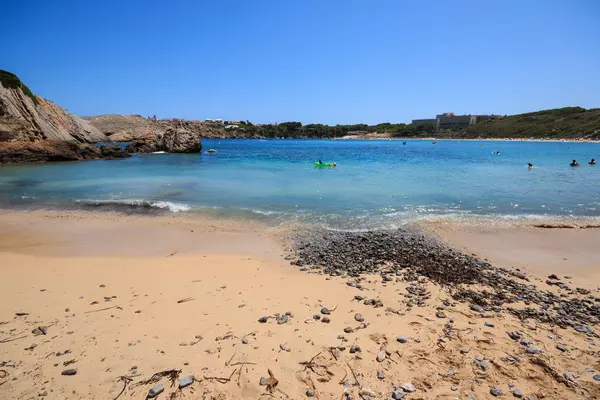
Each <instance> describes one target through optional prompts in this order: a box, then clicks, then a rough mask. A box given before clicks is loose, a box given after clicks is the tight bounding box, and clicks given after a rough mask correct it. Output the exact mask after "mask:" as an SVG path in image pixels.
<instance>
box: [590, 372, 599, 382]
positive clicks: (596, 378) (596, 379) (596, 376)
mask: <svg viewBox="0 0 600 400" xmlns="http://www.w3.org/2000/svg"><path fill="white" fill-rule="evenodd" d="M592 378H594V380H595V381H600V374H596V375H594V376H593V377H592Z"/></svg>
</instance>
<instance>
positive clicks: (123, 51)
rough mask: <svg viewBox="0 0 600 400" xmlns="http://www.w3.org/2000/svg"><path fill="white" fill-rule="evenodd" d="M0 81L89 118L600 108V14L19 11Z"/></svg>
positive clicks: (317, 118) (413, 9)
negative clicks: (18, 83)
mask: <svg viewBox="0 0 600 400" xmlns="http://www.w3.org/2000/svg"><path fill="white" fill-rule="evenodd" d="M2 9H3V14H4V16H3V18H2V24H0V33H1V34H2V37H3V38H4V39H3V40H2V45H1V46H2V49H1V50H0V69H6V70H9V71H11V72H14V73H16V74H17V75H19V77H20V78H21V79H22V80H23V81H24V82H25V83H26V84H27V85H28V86H29V87H30V88H32V90H33V91H34V92H35V93H37V94H40V95H41V96H44V97H46V98H48V99H50V100H52V101H54V102H56V103H58V104H59V105H61V106H63V107H66V108H67V109H69V111H71V112H74V113H76V114H79V115H93V114H107V113H119V114H141V115H144V116H149V115H153V114H156V115H157V116H158V117H160V118H167V117H181V118H188V119H204V118H209V117H210V118H224V119H248V120H251V121H253V122H257V123H269V122H282V121H301V122H303V123H311V122H315V123H329V124H336V123H358V122H365V123H377V122H388V121H389V122H408V121H410V120H411V119H412V118H425V117H429V116H432V115H434V114H436V113H440V112H445V111H454V112H455V113H478V114H485V113H496V114H514V113H520V112H527V111H532V110H538V109H545V108H554V107H562V106H571V105H580V106H583V107H586V108H593V107H600V22H599V21H600V1H597V0H565V1H556V0H543V1H541V0H519V1H514V0H508V1H494V0H481V1H480V0H472V1H441V0H439V1H438V0H418V1H417V0H390V1H379V0H364V1H352V0H343V1H334V0H331V1H328V0H303V1H291V0H289V1H288V0H272V1H271V0H246V1H242V0H238V1H233V0H231V1H228V0H213V1H178V0H173V1H164V0H161V1H153V0H144V1H137V0H127V1H124V0H119V1H113V0H104V1H87V0H77V1H71V0H63V1H47V0H44V1H38V0H26V1H24V0H23V1H20V0H7V2H6V3H5V4H3V6H2Z"/></svg>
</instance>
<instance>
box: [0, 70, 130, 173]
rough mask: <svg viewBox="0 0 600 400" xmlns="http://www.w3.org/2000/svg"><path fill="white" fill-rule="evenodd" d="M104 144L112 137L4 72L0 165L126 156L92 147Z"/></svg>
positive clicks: (0, 73) (0, 87)
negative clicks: (38, 94)
mask: <svg viewBox="0 0 600 400" xmlns="http://www.w3.org/2000/svg"><path fill="white" fill-rule="evenodd" d="M104 141H109V139H108V137H107V136H106V135H105V134H104V133H102V132H101V131H100V130H99V129H98V128H96V127H94V126H93V125H91V124H90V123H89V122H88V121H85V120H83V119H82V118H79V117H77V116H75V115H73V114H70V113H69V112H68V111H67V110H65V109H64V108H62V107H60V106H58V105H56V104H54V103H52V102H51V101H48V100H46V99H44V98H42V97H40V96H37V95H35V94H33V93H32V91H31V90H30V89H29V88H28V87H27V86H26V85H25V84H24V83H23V82H21V80H20V79H19V78H18V77H17V76H16V75H15V74H13V73H11V72H8V71H4V70H0V163H21V162H44V161H59V160H87V159H98V158H107V156H106V154H109V153H110V155H111V158H120V157H124V156H125V154H124V153H123V154H120V153H119V152H116V151H104V153H103V151H102V150H101V149H99V148H97V147H96V146H93V145H91V144H92V143H97V142H104ZM113 150H114V149H113Z"/></svg>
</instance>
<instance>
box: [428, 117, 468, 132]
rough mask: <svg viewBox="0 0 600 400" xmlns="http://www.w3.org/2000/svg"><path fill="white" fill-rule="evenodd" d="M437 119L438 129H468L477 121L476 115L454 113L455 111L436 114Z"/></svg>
mask: <svg viewBox="0 0 600 400" xmlns="http://www.w3.org/2000/svg"><path fill="white" fill-rule="evenodd" d="M435 117H436V119H437V127H436V131H440V130H442V129H467V128H468V127H470V126H471V125H473V123H475V116H474V115H454V113H443V114H440V115H436V116H435Z"/></svg>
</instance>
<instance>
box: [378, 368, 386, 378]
mask: <svg viewBox="0 0 600 400" xmlns="http://www.w3.org/2000/svg"><path fill="white" fill-rule="evenodd" d="M384 378H385V375H384V374H383V371H382V370H378V371H377V379H379V380H383V379H384Z"/></svg>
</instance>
